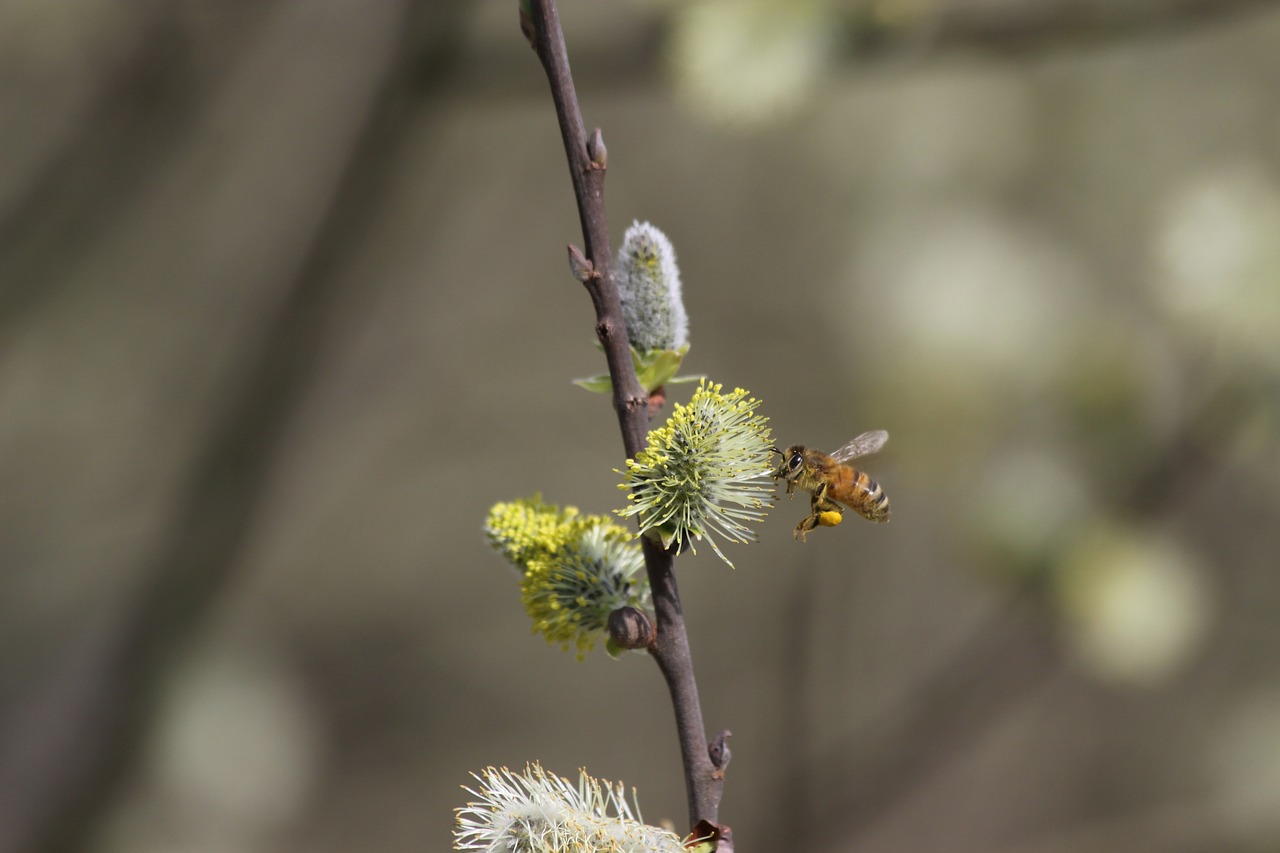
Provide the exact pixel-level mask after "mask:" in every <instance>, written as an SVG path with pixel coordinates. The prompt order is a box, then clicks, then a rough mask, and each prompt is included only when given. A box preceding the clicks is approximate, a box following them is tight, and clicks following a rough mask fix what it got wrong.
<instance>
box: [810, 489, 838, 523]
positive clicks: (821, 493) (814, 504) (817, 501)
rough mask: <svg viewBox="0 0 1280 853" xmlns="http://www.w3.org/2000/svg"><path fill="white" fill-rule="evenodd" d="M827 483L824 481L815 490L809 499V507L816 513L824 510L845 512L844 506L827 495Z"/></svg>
mask: <svg viewBox="0 0 1280 853" xmlns="http://www.w3.org/2000/svg"><path fill="white" fill-rule="evenodd" d="M827 488H828V487H827V484H826V483H823V484H822V485H821V486H819V487H818V488H817V489H815V490H814V492H813V497H811V498H810V499H809V509H810V510H811V511H812V512H813V514H814V515H818V514H820V513H824V512H836V513H841V514H843V513H844V507H842V506H840V504H838V503H836V502H835V501H833V500H831V498H829V497H827Z"/></svg>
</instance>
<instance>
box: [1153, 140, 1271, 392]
mask: <svg viewBox="0 0 1280 853" xmlns="http://www.w3.org/2000/svg"><path fill="white" fill-rule="evenodd" d="M1159 213H1160V221H1159V222H1158V224H1157V226H1156V230H1155V233H1154V234H1153V236H1152V242H1153V247H1152V249H1153V254H1154V261H1155V270H1154V272H1153V280H1152V284H1153V291H1154V294H1155V296H1156V299H1157V300H1158V301H1159V303H1160V304H1161V305H1162V307H1163V308H1164V309H1165V310H1166V311H1167V313H1168V314H1169V316H1170V318H1171V319H1172V320H1173V321H1174V322H1175V323H1176V324H1177V325H1178V328H1179V329H1180V330H1181V331H1182V332H1183V333H1184V334H1185V335H1187V336H1188V337H1190V338H1191V339H1192V340H1195V341H1197V342H1200V343H1202V344H1206V345H1208V346H1210V347H1211V348H1212V349H1213V350H1215V351H1216V352H1218V353H1220V354H1222V355H1224V356H1226V357H1228V358H1230V359H1232V360H1234V361H1245V362H1251V363H1255V364H1259V365H1262V366H1265V367H1266V368H1267V369H1269V370H1280V346H1278V345H1277V341H1280V182H1278V181H1277V178H1276V175H1275V174H1274V173H1273V172H1272V171H1269V170H1268V169H1266V168H1265V167H1263V166H1262V165H1261V164H1258V163H1252V162H1239V163H1234V164H1231V165H1229V166H1226V167H1223V168H1220V169H1217V170H1214V171H1210V172H1208V173H1203V174H1199V175H1195V176H1193V177H1191V178H1189V179H1188V180H1187V181H1186V182H1185V183H1184V184H1183V185H1181V186H1179V187H1177V188H1176V189H1175V190H1174V191H1173V192H1172V194H1171V195H1170V197H1169V198H1168V199H1167V201H1166V203H1165V205H1164V208H1163V209H1162V210H1161V211H1160V212H1159Z"/></svg>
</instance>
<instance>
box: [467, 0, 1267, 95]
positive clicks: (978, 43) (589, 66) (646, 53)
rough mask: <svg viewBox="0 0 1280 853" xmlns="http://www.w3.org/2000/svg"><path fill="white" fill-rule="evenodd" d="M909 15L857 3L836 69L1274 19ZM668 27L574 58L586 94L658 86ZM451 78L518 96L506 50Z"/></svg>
mask: <svg viewBox="0 0 1280 853" xmlns="http://www.w3.org/2000/svg"><path fill="white" fill-rule="evenodd" d="M910 5H911V6H912V9H911V10H910V13H908V12H903V13H902V14H901V15H895V16H885V15H882V14H878V13H876V12H875V11H874V7H873V6H869V5H868V4H865V3H860V4H857V5H856V6H855V7H854V8H853V9H851V10H850V11H849V12H848V14H847V15H846V17H845V19H844V23H845V29H846V31H847V34H848V35H847V39H846V41H845V45H846V50H845V52H844V54H843V57H842V59H843V62H844V64H846V65H850V66H859V65H875V64H877V63H881V62H885V61H892V60H895V59H897V58H903V57H907V58H910V59H911V60H913V61H921V60H924V59H926V58H931V57H937V56H942V55H945V54H948V53H952V52H957V51H960V52H969V53H972V52H979V53H986V54H990V55H993V56H1003V57H1008V58H1011V59H1012V58H1030V57H1034V56H1037V55H1047V54H1049V53H1053V52H1062V51H1070V50H1089V49H1095V48H1099V47H1105V46H1107V45H1116V44H1123V43H1125V42H1129V41H1134V40H1139V39H1157V38H1170V37H1174V36H1178V35H1181V34H1184V33H1188V32H1194V31H1198V30H1204V29H1208V28H1211V27H1215V26H1224V25H1228V24H1232V23H1234V22H1237V21H1240V20H1245V19H1248V18H1249V17H1251V16H1257V15H1264V14H1268V13H1275V12H1277V11H1280V0H1165V2H1120V3H1104V4H1099V3H1087V2H1084V0H1019V2H1009V3H1003V4H996V5H994V6H993V5H992V4H983V3H977V4H975V3H960V2H955V3H945V2H941V3H934V4H931V5H926V4H920V5H919V6H916V4H910ZM667 30H668V24H667V21H666V19H665V18H663V17H660V16H658V15H655V16H653V17H651V18H647V19H645V20H643V21H638V22H637V24H636V26H634V27H631V28H629V29H627V30H625V31H622V32H623V33H624V34H625V38H623V39H618V40H614V41H608V40H603V39H597V40H593V41H588V42H587V43H585V44H583V45H582V46H581V47H580V48H578V49H577V50H576V51H575V57H576V60H575V61H576V64H577V67H578V70H579V72H580V73H581V74H582V75H583V76H585V77H588V78H589V79H590V80H591V82H592V87H593V88H594V89H612V90H617V89H626V88H632V87H636V86H642V85H646V84H648V83H650V82H651V81H653V80H655V79H657V78H658V77H660V76H661V75H660V71H661V69H660V67H659V66H660V65H661V63H662V60H663V54H664V51H665V50H666V35H667ZM468 53H469V56H468V57H467V60H466V63H465V64H464V65H460V66H459V67H458V69H457V79H456V84H457V86H456V87H455V88H454V90H453V91H454V93H455V94H456V95H458V96H459V97H468V98H474V97H475V96H476V94H475V93H476V92H484V93H487V94H491V95H495V96H511V95H515V94H526V93H528V90H529V89H530V87H531V84H530V82H529V80H528V78H527V77H526V76H523V75H521V74H520V65H521V64H522V63H521V57H519V56H518V55H516V54H513V53H512V52H511V50H510V46H509V45H508V44H507V43H506V41H505V40H504V41H500V42H483V41H482V42H477V43H476V44H474V45H472V46H471V48H470V49H469V51H468Z"/></svg>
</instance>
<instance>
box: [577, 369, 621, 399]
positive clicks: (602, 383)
mask: <svg viewBox="0 0 1280 853" xmlns="http://www.w3.org/2000/svg"><path fill="white" fill-rule="evenodd" d="M573 384H574V385H577V386H578V387H579V388H586V389H587V390H588V391H594V392H595V393H597V394H608V393H611V392H612V391H613V380H612V379H610V378H609V374H607V373H602V374H600V375H599V376H592V377H591V378H590V379H575V380H573Z"/></svg>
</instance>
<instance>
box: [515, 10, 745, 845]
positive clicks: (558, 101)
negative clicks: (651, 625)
mask: <svg viewBox="0 0 1280 853" xmlns="http://www.w3.org/2000/svg"><path fill="white" fill-rule="evenodd" d="M530 6H531V9H532V16H533V20H532V22H531V23H532V25H533V33H532V38H533V40H534V47H535V49H536V50H537V53H538V58H539V60H540V61H541V62H542V67H543V69H544V70H545V71H546V73H547V80H548V82H549V83H550V84H551V97H552V99H553V100H554V101H555V106H556V117H557V118H558V119H559V122H560V134H561V136H562V137H563V138H564V148H565V154H566V156H567V157H568V160H569V175H570V177H571V178H572V179H573V192H574V196H575V197H576V199H577V203H578V217H579V219H580V220H581V223H582V236H583V239H584V240H585V241H586V257H587V260H588V261H589V262H590V264H589V266H588V268H587V269H586V270H585V271H584V273H585V274H584V275H583V276H582V277H583V279H584V281H583V283H584V284H585V285H586V288H587V292H588V293H590V294H591V301H592V303H593V304H594V305H595V310H596V335H597V336H598V337H599V338H600V343H601V344H602V345H603V347H604V352H605V359H606V360H607V362H608V365H609V376H610V378H611V379H612V380H613V407H614V410H615V411H616V412H617V415H618V426H619V427H620V428H621V430H622V441H623V445H624V446H625V448H626V452H627V456H628V457H631V458H634V457H635V456H636V454H638V453H639V452H640V451H641V450H642V449H644V444H645V435H646V432H647V430H648V421H649V414H648V412H649V398H648V396H647V395H646V394H645V393H644V391H643V390H642V389H641V387H640V383H639V382H638V381H637V380H636V374H635V368H634V367H633V366H632V363H631V345H630V342H629V340H628V338H627V328H626V323H625V322H624V321H623V319H622V306H621V303H620V301H619V297H618V288H617V283H616V281H615V279H614V270H613V256H612V251H611V250H610V247H609V225H608V220H607V218H606V216H605V209H604V178H605V169H604V164H603V162H602V161H603V158H602V157H597V158H595V161H594V162H593V158H592V156H591V153H590V152H589V151H588V144H587V133H586V129H585V127H584V125H583V123H582V112H581V109H580V108H579V106H578V96H577V92H576V91H575V89H574V85H573V77H572V75H571V74H570V71H569V57H568V52H567V51H566V49H565V44H564V34H563V32H562V31H561V29H560V18H559V15H558V13H557V12H556V5H555V0H532V2H531V3H530ZM642 542H643V548H644V559H645V568H646V570H647V572H648V575H649V586H650V588H651V591H652V594H653V606H654V614H655V616H656V619H657V626H658V637H657V641H656V644H655V646H654V648H653V649H652V650H651V653H652V655H653V658H654V660H655V661H656V662H657V664H658V669H659V670H660V671H661V672H662V676H663V678H664V679H665V680H666V682H667V687H668V689H669V690H670V691H671V701H672V705H673V706H674V709H675V715H676V732H677V735H678V736H679V740H680V754H681V758H682V759H683V762H684V775H685V790H686V792H687V794H688V799H689V825H690V826H691V827H692V826H693V825H694V824H696V823H697V822H698V821H701V820H706V821H710V822H712V823H716V822H717V816H718V812H719V805H720V796H721V793H722V792H723V788H724V774H723V773H722V772H719V771H718V770H717V768H716V767H714V766H713V765H712V762H711V758H710V756H709V754H708V752H707V734H706V730H705V729H704V728H703V723H702V706H701V704H700V703H699V701H698V685H697V682H696V680H695V679H694V674H693V658H692V656H691V654H690V651H689V638H688V635H687V633H686V632H685V626H684V614H683V612H682V611H681V608H680V594H679V591H678V590H677V588H676V576H675V572H674V570H673V563H674V558H673V555H672V554H671V552H669V551H666V550H664V549H663V548H662V547H661V546H660V545H659V544H658V543H656V542H654V541H652V540H650V539H648V538H647V537H646V538H644V539H643V540H642Z"/></svg>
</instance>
